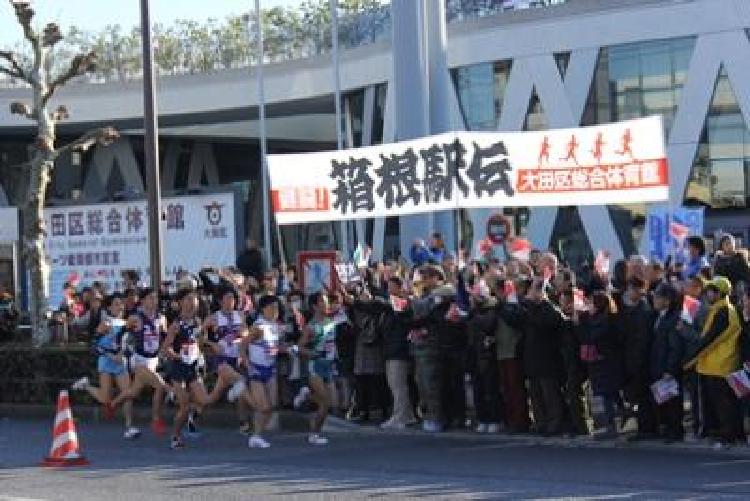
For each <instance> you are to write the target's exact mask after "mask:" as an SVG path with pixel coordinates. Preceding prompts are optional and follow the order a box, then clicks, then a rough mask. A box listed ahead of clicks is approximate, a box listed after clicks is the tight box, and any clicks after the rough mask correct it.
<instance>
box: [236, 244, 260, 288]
mask: <svg viewBox="0 0 750 501" xmlns="http://www.w3.org/2000/svg"><path fill="white" fill-rule="evenodd" d="M237 268H239V270H240V271H241V272H242V274H243V275H245V276H246V277H253V278H255V279H256V280H258V281H260V280H261V278H262V277H261V275H262V274H263V253H262V252H261V251H260V249H259V248H258V244H257V243H256V242H255V241H254V240H248V241H247V248H246V249H245V250H244V251H242V253H241V254H240V255H239V256H237Z"/></svg>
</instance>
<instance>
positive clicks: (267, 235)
mask: <svg viewBox="0 0 750 501" xmlns="http://www.w3.org/2000/svg"><path fill="white" fill-rule="evenodd" d="M255 23H256V28H257V30H258V31H257V34H256V36H257V42H258V65H257V66H256V67H255V77H256V85H257V87H258V120H259V123H260V138H259V139H260V169H261V181H262V189H263V251H264V253H265V255H266V266H268V267H270V266H271V264H272V263H271V261H272V260H273V255H272V253H271V211H270V207H269V204H268V164H267V162H266V155H267V154H268V145H267V137H266V92H265V84H264V79H263V65H264V61H263V59H264V52H265V50H264V43H263V15H262V12H261V10H260V0H255ZM280 250H281V249H280Z"/></svg>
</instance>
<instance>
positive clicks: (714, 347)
mask: <svg viewBox="0 0 750 501" xmlns="http://www.w3.org/2000/svg"><path fill="white" fill-rule="evenodd" d="M741 330H742V327H741V324H740V317H739V315H738V314H737V311H736V310H735V308H734V305H733V304H732V303H731V302H730V301H729V300H728V299H727V298H723V299H720V300H719V301H717V302H716V303H714V304H712V305H711V308H710V310H709V313H708V318H707V319H706V324H705V325H704V327H703V332H702V333H701V345H700V347H699V349H698V353H697V355H695V356H694V357H692V359H691V361H690V362H688V364H687V365H686V368H689V367H693V366H695V371H696V372H697V373H698V374H702V375H704V376H716V377H726V376H728V375H729V374H731V373H732V372H734V371H736V370H737V369H738V368H739V366H740V345H739V343H740V333H741Z"/></svg>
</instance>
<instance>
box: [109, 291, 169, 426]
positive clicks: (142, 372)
mask: <svg viewBox="0 0 750 501" xmlns="http://www.w3.org/2000/svg"><path fill="white" fill-rule="evenodd" d="M158 307H159V296H158V295H157V293H156V292H154V291H153V290H152V289H144V290H143V291H142V292H141V307H140V309H139V310H138V311H137V312H135V313H133V314H131V315H130V316H129V317H128V319H127V322H128V323H127V326H126V329H125V334H124V336H123V345H124V346H125V347H126V349H127V350H128V351H129V352H130V358H129V366H130V372H131V373H132V374H133V382H132V384H131V386H130V388H129V389H128V391H125V392H122V393H120V395H118V397H117V398H115V399H114V401H113V402H112V405H114V406H117V405H119V404H120V403H122V402H124V401H125V400H135V399H136V398H138V395H140V394H141V393H142V392H143V389H144V388H146V387H150V388H153V389H154V395H153V400H152V404H151V430H152V431H153V432H154V433H155V434H157V435H163V434H164V433H166V429H167V427H166V424H165V423H164V420H163V419H162V417H161V408H162V402H163V401H164V395H165V393H167V392H169V391H171V388H170V386H169V385H168V384H167V383H166V382H165V381H164V379H163V378H162V377H161V375H160V374H159V373H157V372H156V368H157V366H158V365H159V353H160V351H161V348H162V341H163V339H164V336H165V335H166V331H167V328H166V320H165V319H164V316H163V315H162V314H160V313H159V310H158Z"/></svg>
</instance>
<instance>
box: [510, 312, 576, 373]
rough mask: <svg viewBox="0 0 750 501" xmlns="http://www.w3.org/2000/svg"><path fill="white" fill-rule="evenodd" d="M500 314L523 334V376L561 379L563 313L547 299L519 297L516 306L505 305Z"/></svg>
mask: <svg viewBox="0 0 750 501" xmlns="http://www.w3.org/2000/svg"><path fill="white" fill-rule="evenodd" d="M501 315H502V316H503V318H504V319H505V320H506V322H508V323H509V324H510V325H511V326H513V327H516V328H518V329H520V330H521V332H522V333H523V348H522V350H523V351H522V358H523V367H524V372H525V373H526V376H527V377H530V378H555V379H558V380H562V378H563V376H564V371H563V360H562V355H561V352H560V349H561V331H562V328H563V322H564V316H563V314H562V312H561V311H560V310H559V309H558V308H557V307H556V306H554V305H553V304H552V303H551V302H550V301H549V300H546V299H545V300H543V301H541V302H539V303H535V302H532V301H527V300H522V301H521V304H520V307H519V308H506V309H504V310H502V312H501Z"/></svg>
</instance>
